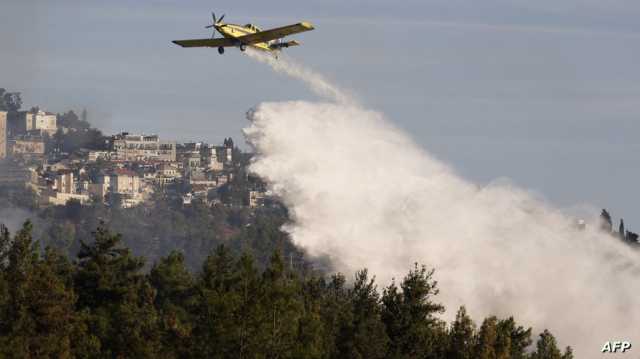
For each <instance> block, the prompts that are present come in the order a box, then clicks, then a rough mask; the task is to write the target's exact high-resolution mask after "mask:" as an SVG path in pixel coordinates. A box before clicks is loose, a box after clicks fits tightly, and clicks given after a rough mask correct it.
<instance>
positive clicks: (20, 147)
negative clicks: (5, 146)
mask: <svg viewBox="0 0 640 359" xmlns="http://www.w3.org/2000/svg"><path fill="white" fill-rule="evenodd" d="M44 150H45V146H44V140H43V139H42V137H36V136H19V137H16V138H15V139H13V140H12V141H11V154H12V155H14V156H43V155H44Z"/></svg>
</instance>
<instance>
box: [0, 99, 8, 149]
mask: <svg viewBox="0 0 640 359" xmlns="http://www.w3.org/2000/svg"><path fill="white" fill-rule="evenodd" d="M8 130H9V129H8V126H7V112H6V111H0V160H2V159H4V158H6V157H7V139H8V135H7V131H8Z"/></svg>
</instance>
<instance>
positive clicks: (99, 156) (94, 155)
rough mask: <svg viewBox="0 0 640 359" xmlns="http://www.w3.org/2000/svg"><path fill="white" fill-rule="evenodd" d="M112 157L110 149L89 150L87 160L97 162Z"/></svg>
mask: <svg viewBox="0 0 640 359" xmlns="http://www.w3.org/2000/svg"><path fill="white" fill-rule="evenodd" d="M110 159H111V152H108V151H89V154H88V155H87V160H88V161H89V162H96V161H98V160H103V161H109V160H110Z"/></svg>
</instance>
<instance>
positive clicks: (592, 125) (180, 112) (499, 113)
mask: <svg viewBox="0 0 640 359" xmlns="http://www.w3.org/2000/svg"><path fill="white" fill-rule="evenodd" d="M211 10H214V11H216V12H217V13H218V14H221V13H226V14H227V16H226V18H225V20H226V21H229V22H238V23H246V22H253V23H256V24H258V25H261V26H262V27H269V26H276V25H281V24H285V23H291V22H295V21H298V20H308V21H311V22H313V23H314V24H315V25H316V27H317V30H316V31H313V32H310V33H305V34H302V35H299V36H296V37H295V38H296V39H298V40H300V41H301V42H302V43H303V46H301V47H299V48H294V49H290V51H288V53H289V55H291V56H292V57H294V58H295V59H297V60H298V61H300V62H302V63H304V64H305V65H308V66H310V67H312V68H314V69H315V70H317V71H319V72H321V73H323V74H325V75H326V76H327V77H329V78H331V79H333V80H334V81H335V82H337V83H339V84H341V85H342V86H343V87H346V88H348V89H350V90H352V91H353V92H355V93H357V94H358V96H359V97H360V98H361V99H362V100H363V101H364V102H365V103H366V104H367V106H368V107H371V108H374V109H377V110H380V111H382V112H384V113H385V114H386V115H387V117H388V118H389V119H391V120H392V121H393V122H394V123H395V124H396V125H397V126H399V127H401V128H404V129H406V130H407V131H408V132H409V133H411V135H412V136H413V138H414V139H415V140H416V141H417V142H419V143H420V144H422V145H423V146H424V147H425V148H426V149H428V150H429V151H430V152H433V153H435V154H436V155H437V156H438V157H439V158H441V159H442V160H444V161H446V162H448V163H450V164H451V165H452V166H453V167H454V168H456V169H457V171H458V172H459V173H461V174H462V175H463V176H464V177H466V178H469V179H471V180H473V181H475V182H477V183H479V184H484V183H487V182H490V181H492V180H494V179H496V178H501V177H508V178H511V179H512V180H513V181H514V182H515V183H517V184H519V185H521V186H523V187H525V188H529V189H531V190H532V191H534V192H537V193H539V194H540V196H542V197H545V198H547V199H548V200H549V201H551V202H553V203H556V204H557V205H559V206H563V207H568V206H572V205H575V204H582V203H590V204H593V205H595V206H597V207H607V208H609V209H611V211H612V212H613V214H614V216H615V217H619V216H624V217H625V219H626V220H627V222H628V223H629V225H630V226H631V227H632V228H633V227H635V228H636V230H640V195H639V194H638V193H639V192H638V190H637V189H638V186H639V185H640V181H639V177H640V157H639V156H638V154H639V153H640V141H639V140H638V135H639V134H640V71H638V64H640V22H638V21H637V19H638V18H640V2H638V1H623V0H609V1H606V2H603V1H595V0H580V1H579V0H565V1H557V0H556V1H552V0H538V1H535V2H533V1H527V0H485V1H482V2H479V1H474V0H440V1H434V0H420V1H418V0H406V1H395V2H394V1H379V0H368V1H337V0H323V1H292V0H274V1H270V2H268V3H266V2H260V1H245V2H238V1H216V2H210V1H168V0H167V1H123V0H115V1H109V2H105V1H86V0H84V1H80V0H77V1H73V0H58V1H55V2H52V1H35V0H26V1H25V0H9V1H5V2H3V3H2V5H0V13H2V14H3V16H2V21H0V43H1V44H2V45H3V50H2V54H1V55H0V79H2V81H1V83H0V86H3V87H6V88H8V89H12V90H16V89H17V90H20V91H22V92H23V97H24V100H25V102H26V105H27V106H31V105H40V106H41V107H44V108H46V109H47V110H50V111H55V112H61V111H65V110H67V109H69V108H74V109H81V108H82V107H86V108H88V109H89V113H90V120H91V121H92V122H93V123H95V124H96V125H97V126H98V127H100V128H102V129H103V130H105V131H107V132H115V131H121V130H128V131H130V132H146V133H149V132H156V133H159V134H160V135H161V136H163V137H167V138H173V139H176V140H206V141H212V142H218V141H221V140H222V139H223V138H224V137H226V136H229V135H231V136H233V137H234V138H239V137H240V136H241V135H240V130H241V128H242V127H244V126H245V125H246V120H245V119H244V113H245V111H246V110H247V109H249V108H250V107H251V106H253V105H255V104H257V103H259V102H262V101H273V100H291V99H312V98H313V96H312V95H311V94H310V93H309V92H308V91H307V90H306V89H305V88H304V87H303V86H302V85H301V84H299V83H297V82H295V81H294V80H291V79H288V78H285V77H283V76H281V75H278V74H274V73H272V72H271V71H270V70H269V69H268V68H267V67H265V66H263V65H260V64H257V63H255V62H253V61H251V60H249V59H248V58H246V57H244V56H241V55H240V54H239V53H238V52H237V51H233V50H232V51H228V52H227V53H226V54H225V56H219V55H218V54H217V52H216V51H215V50H208V49H189V50H187V49H181V48H178V47H176V46H174V45H173V44H171V43H170V40H174V39H179V38H189V37H207V36H209V32H208V30H205V29H204V26H205V25H207V24H208V23H209V22H210V14H209V13H210V11H211ZM236 142H238V141H236ZM634 225H635V226H634Z"/></svg>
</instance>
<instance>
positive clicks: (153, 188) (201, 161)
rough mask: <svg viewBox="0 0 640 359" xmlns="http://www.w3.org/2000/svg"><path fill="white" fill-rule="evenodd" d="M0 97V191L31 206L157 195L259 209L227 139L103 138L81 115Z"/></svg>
mask: <svg viewBox="0 0 640 359" xmlns="http://www.w3.org/2000/svg"><path fill="white" fill-rule="evenodd" d="M0 92H1V93H0V100H1V101H2V103H1V104H0V186H25V187H26V188H29V189H31V190H32V191H33V193H35V195H36V197H37V203H38V206H56V205H65V204H67V203H68V202H69V201H76V202H78V203H80V204H81V205H85V204H89V203H96V202H103V203H105V204H108V205H117V206H120V207H124V208H130V207H135V206H138V205H140V204H142V203H145V202H146V201H149V200H150V199H151V198H152V194H153V193H154V192H157V191H162V192H163V193H165V194H169V195H171V196H173V197H175V198H177V199H179V200H180V201H182V204H183V205H184V206H188V205H190V204H191V203H192V201H194V200H200V201H202V202H204V203H206V204H207V205H214V204H216V203H218V204H223V205H227V206H246V207H251V208H255V207H260V206H263V205H264V204H265V201H266V199H267V193H266V191H265V186H264V184H263V183H261V181H260V180H259V179H257V178H252V177H251V176H249V175H248V174H247V173H246V171H245V167H246V165H247V164H248V159H249V155H248V154H246V153H243V152H242V151H240V150H238V148H237V147H235V146H234V142H233V140H232V139H231V138H225V139H224V141H223V143H222V144H208V143H205V142H189V143H177V142H176V141H172V140H168V139H163V138H160V137H159V136H158V135H151V134H132V133H128V132H122V133H118V134H114V135H109V136H107V135H102V133H101V132H100V131H99V130H96V129H94V128H91V125H90V124H89V122H88V119H87V117H88V115H87V111H86V110H85V111H82V113H81V115H80V116H78V115H76V114H75V113H74V112H73V111H69V112H67V113H64V114H56V113H52V112H48V111H46V110H44V109H40V108H38V107H33V108H31V109H29V110H21V109H20V106H21V104H22V100H21V98H20V95H19V94H17V93H7V92H5V90H4V89H0ZM238 176H240V177H242V178H238ZM234 186H236V187H242V188H240V189H239V190H238V188H235V190H234V188H233V187H234ZM230 193H233V195H232V196H231V195H228V194H230ZM225 194H226V195H225Z"/></svg>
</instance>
